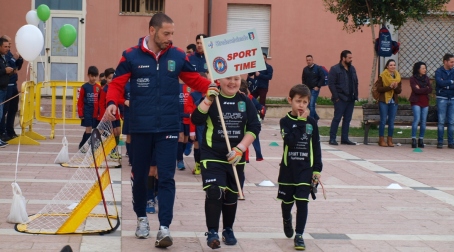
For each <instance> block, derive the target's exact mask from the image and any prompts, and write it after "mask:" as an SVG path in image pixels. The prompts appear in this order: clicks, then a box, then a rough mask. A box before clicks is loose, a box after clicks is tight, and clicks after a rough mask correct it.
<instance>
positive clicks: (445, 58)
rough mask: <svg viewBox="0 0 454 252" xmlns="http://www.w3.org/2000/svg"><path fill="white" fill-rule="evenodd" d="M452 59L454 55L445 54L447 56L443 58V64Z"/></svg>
mask: <svg viewBox="0 0 454 252" xmlns="http://www.w3.org/2000/svg"><path fill="white" fill-rule="evenodd" d="M451 58H454V55H452V54H450V53H447V54H445V56H443V62H444V61H449V60H450V59H451Z"/></svg>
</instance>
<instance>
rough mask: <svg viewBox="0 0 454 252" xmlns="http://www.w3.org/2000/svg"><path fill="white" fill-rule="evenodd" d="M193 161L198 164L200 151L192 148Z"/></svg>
mask: <svg viewBox="0 0 454 252" xmlns="http://www.w3.org/2000/svg"><path fill="white" fill-rule="evenodd" d="M194 161H195V162H196V163H200V149H196V148H194Z"/></svg>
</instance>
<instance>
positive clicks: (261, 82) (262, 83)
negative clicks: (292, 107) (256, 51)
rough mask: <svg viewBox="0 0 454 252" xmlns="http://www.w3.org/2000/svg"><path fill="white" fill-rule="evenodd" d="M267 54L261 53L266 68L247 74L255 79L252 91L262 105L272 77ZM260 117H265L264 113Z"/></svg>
mask: <svg viewBox="0 0 454 252" xmlns="http://www.w3.org/2000/svg"><path fill="white" fill-rule="evenodd" d="M267 59H268V55H267V54H266V53H263V60H264V61H265V65H266V69H265V70H262V71H257V72H255V73H254V74H253V75H251V76H249V78H250V79H254V80H255V85H257V88H256V89H255V91H254V92H253V93H252V96H254V98H256V99H257V98H258V100H259V102H260V104H262V106H266V94H267V93H268V87H269V85H270V80H271V79H273V67H272V66H271V65H270V64H268V62H267ZM260 118H262V120H263V119H265V115H261V116H260Z"/></svg>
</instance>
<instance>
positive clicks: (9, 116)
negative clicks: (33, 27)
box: [0, 35, 24, 141]
mask: <svg viewBox="0 0 454 252" xmlns="http://www.w3.org/2000/svg"><path fill="white" fill-rule="evenodd" d="M3 38H4V39H6V40H8V42H9V44H10V47H11V38H10V37H8V36H6V35H4V36H3ZM5 58H6V61H7V63H8V65H9V66H10V67H12V68H13V69H14V72H13V73H12V74H11V75H10V76H9V83H8V88H7V90H6V98H5V100H8V99H10V98H11V97H13V96H15V95H17V94H18V93H19V92H18V87H17V79H18V78H17V71H18V70H20V69H21V68H22V64H23V63H24V59H22V57H21V56H20V55H19V54H18V53H16V54H13V53H11V50H9V51H8V53H7V54H6V57H5ZM18 105H19V96H17V97H15V98H13V99H12V100H10V101H9V102H7V103H5V104H4V106H3V116H2V119H1V121H0V136H1V138H2V140H3V141H9V140H10V139H13V138H15V137H17V135H16V132H14V118H15V117H16V113H17V110H18Z"/></svg>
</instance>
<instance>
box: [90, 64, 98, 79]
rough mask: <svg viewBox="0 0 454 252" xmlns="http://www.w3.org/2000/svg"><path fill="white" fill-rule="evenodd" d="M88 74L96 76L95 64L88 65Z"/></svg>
mask: <svg viewBox="0 0 454 252" xmlns="http://www.w3.org/2000/svg"><path fill="white" fill-rule="evenodd" d="M88 75H91V76H95V77H96V76H98V75H99V71H98V68H97V67H95V66H90V67H88Z"/></svg>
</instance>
